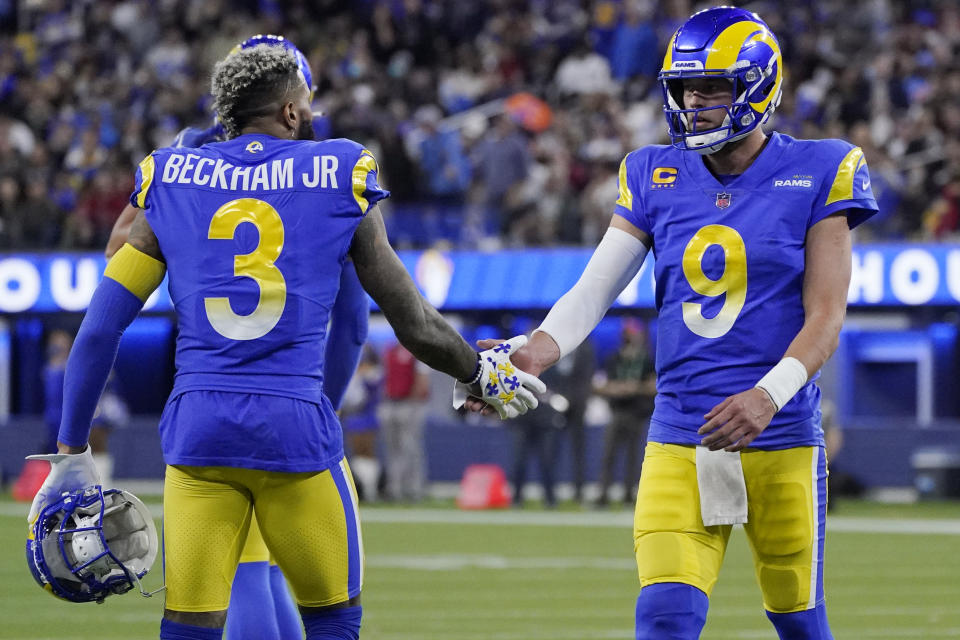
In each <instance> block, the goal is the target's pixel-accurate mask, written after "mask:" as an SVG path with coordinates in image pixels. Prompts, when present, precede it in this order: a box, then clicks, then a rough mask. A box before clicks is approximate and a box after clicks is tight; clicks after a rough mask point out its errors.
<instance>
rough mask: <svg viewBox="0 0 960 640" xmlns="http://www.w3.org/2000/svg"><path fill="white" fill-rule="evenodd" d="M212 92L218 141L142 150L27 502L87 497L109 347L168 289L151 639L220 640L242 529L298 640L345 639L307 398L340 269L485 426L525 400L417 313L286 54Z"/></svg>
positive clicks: (342, 526)
mask: <svg viewBox="0 0 960 640" xmlns="http://www.w3.org/2000/svg"><path fill="white" fill-rule="evenodd" d="M211 87H212V93H213V98H214V106H215V109H216V112H217V115H218V117H219V119H220V122H221V123H222V124H223V126H224V130H225V132H226V137H227V140H226V141H224V142H220V143H213V144H207V145H204V146H203V147H200V148H173V147H171V148H164V149H159V150H157V151H154V152H153V153H151V154H150V155H149V156H147V157H146V158H145V159H144V160H143V162H141V163H140V167H139V169H138V171H137V177H136V180H135V188H134V193H133V194H132V195H131V202H132V203H133V204H134V206H136V207H137V209H138V212H137V214H136V217H135V219H134V221H133V224H132V226H131V230H130V235H129V239H128V241H127V243H126V244H124V245H123V247H122V248H121V249H120V250H119V251H117V253H116V255H114V256H113V258H111V260H110V262H109V263H108V265H107V269H106V271H105V273H104V278H103V280H102V281H101V282H100V284H99V286H98V287H97V290H96V292H95V293H94V296H93V299H92V300H91V303H90V307H89V308H88V310H87V313H86V315H85V317H84V321H83V323H82V325H81V327H80V331H79V333H78V334H77V339H76V342H75V345H74V349H73V351H72V352H71V354H70V359H69V361H68V363H67V372H66V379H65V382H64V416H63V419H62V422H61V428H60V433H59V436H58V439H59V443H58V449H59V451H60V456H59V457H58V459H57V460H56V461H54V462H53V463H52V464H53V466H54V471H56V473H53V472H52V473H51V477H54V478H57V479H62V480H61V481H60V482H59V484H58V486H52V485H50V484H45V485H44V487H42V488H41V491H40V493H39V494H38V495H37V498H36V499H35V503H34V507H33V509H37V510H39V509H41V508H42V507H43V506H44V505H45V504H46V503H47V502H49V501H50V499H51V497H52V496H59V494H60V491H63V490H71V489H74V488H77V487H83V486H87V485H92V484H96V482H95V477H96V473H95V469H93V468H92V465H91V463H90V456H89V448H88V446H87V437H88V433H89V428H90V418H91V416H92V414H93V408H94V406H95V404H96V400H97V398H98V396H99V394H100V392H101V390H102V388H103V383H104V381H105V380H106V375H107V373H108V372H109V369H110V366H111V365H112V362H113V359H114V357H115V354H116V349H117V346H118V344H119V340H120V336H121V335H122V333H123V330H124V329H125V328H126V327H127V326H128V325H129V324H130V322H132V321H133V319H134V318H135V317H136V315H137V313H138V312H139V310H140V309H141V307H142V305H143V302H144V301H145V300H146V298H147V297H148V296H149V295H150V293H151V292H152V291H153V290H154V289H155V288H156V287H157V286H159V284H160V282H161V281H162V279H163V278H164V276H165V275H166V274H167V273H168V272H169V282H168V286H169V289H170V297H171V299H172V300H173V301H174V308H175V311H176V314H177V322H178V328H179V333H178V336H177V353H176V365H177V373H176V377H175V380H174V388H173V391H172V392H171V394H170V397H169V399H168V401H167V405H166V407H165V408H164V411H163V415H162V416H161V419H160V437H161V444H162V448H163V454H164V460H165V462H166V463H167V469H166V477H165V483H164V566H165V577H166V585H167V593H166V604H165V610H164V615H163V620H162V622H161V627H160V637H161V639H165V640H174V639H175V640H192V639H219V638H221V637H222V634H223V624H224V619H225V613H226V611H225V610H226V608H227V604H228V601H229V598H230V582H231V580H232V578H233V575H234V572H235V570H236V566H237V562H238V559H239V557H240V553H241V548H242V543H243V541H244V540H245V539H246V536H247V532H248V529H249V528H250V526H251V519H252V518H256V521H257V525H258V526H259V529H260V532H261V534H262V536H263V540H264V542H265V543H266V546H267V548H268V549H269V551H270V553H271V554H272V556H273V557H274V558H275V559H276V561H277V564H278V565H279V566H280V568H281V569H282V570H283V572H284V575H285V576H286V578H287V580H288V582H289V584H290V586H291V590H292V592H293V596H294V599H295V600H296V602H297V604H298V606H299V610H300V614H301V618H302V621H303V624H304V627H305V629H306V636H307V639H308V640H334V639H336V640H341V639H343V640H354V639H356V638H358V637H359V630H360V618H361V608H360V592H361V586H362V581H363V546H362V539H361V530H360V520H359V516H358V513H357V506H356V492H355V490H354V488H353V484H352V479H351V477H350V471H349V467H348V465H347V462H346V460H345V459H344V456H343V442H342V432H341V429H340V425H339V422H338V420H337V416H336V414H335V412H334V409H333V406H332V404H331V402H330V399H329V398H328V397H327V396H326V395H325V394H324V392H323V388H324V369H325V367H324V361H323V358H324V346H325V342H326V339H327V335H326V332H327V321H328V319H329V313H330V311H329V310H330V308H331V307H332V305H333V302H334V299H335V298H336V296H337V292H338V287H339V282H340V274H341V270H342V268H343V264H344V261H345V260H346V259H347V257H348V256H349V258H350V259H351V260H352V261H353V264H354V266H355V268H356V271H357V276H358V278H359V280H360V282H361V283H362V285H363V287H364V289H366V290H367V291H368V292H369V293H370V295H371V296H372V297H373V299H374V300H375V301H376V302H377V303H378V305H379V306H380V308H381V309H382V310H383V312H384V314H385V316H386V318H387V320H388V321H389V322H390V323H391V325H392V326H393V328H394V331H395V332H396V334H397V337H398V339H399V340H400V342H401V343H403V344H404V346H406V347H407V348H408V349H409V350H410V351H411V352H412V353H413V354H414V355H415V356H417V357H418V358H419V359H421V360H422V361H424V362H425V363H426V364H428V365H430V366H432V367H434V368H436V369H438V370H440V371H444V372H446V373H448V374H450V375H451V376H453V377H454V378H456V379H457V380H459V381H460V382H459V383H458V385H459V386H458V388H459V389H460V390H461V391H462V392H463V393H465V394H467V395H470V396H472V397H474V398H480V399H482V400H483V401H484V402H486V403H488V404H489V405H490V406H492V407H494V408H495V409H496V410H497V412H498V413H499V414H500V415H501V417H503V418H509V417H514V416H517V415H520V414H522V413H525V412H526V411H527V410H528V409H530V408H535V407H536V405H537V400H536V397H535V396H534V395H533V393H532V391H531V390H538V391H540V390H543V386H542V383H540V381H539V380H537V379H536V378H535V377H533V376H530V375H528V374H526V373H525V372H523V371H521V370H518V369H517V368H515V367H514V366H513V365H512V364H511V363H510V361H509V355H510V354H511V353H512V352H513V351H515V350H516V349H517V348H519V347H521V346H523V344H524V343H525V342H526V340H525V339H524V338H523V337H522V336H519V337H517V338H514V339H512V340H510V341H507V342H505V343H502V344H499V345H497V346H496V347H495V348H493V349H489V350H487V351H484V352H482V353H479V354H478V353H477V352H476V351H474V350H473V349H471V348H470V347H469V345H467V344H466V342H465V341H464V340H463V338H462V337H461V336H460V335H459V334H457V333H456V331H454V330H453V329H452V328H451V327H450V326H449V325H448V324H447V323H446V322H445V321H444V320H443V318H442V317H441V316H440V314H439V313H438V312H437V311H436V309H434V308H433V307H432V306H430V305H429V304H428V303H427V302H426V301H425V300H424V299H423V297H422V296H421V295H420V294H419V292H418V291H417V289H416V286H415V285H414V283H413V281H412V279H411V278H410V276H409V274H408V273H407V272H406V271H405V269H404V268H403V265H402V263H401V262H400V260H399V258H398V257H397V255H396V253H394V251H393V249H392V248H391V247H390V245H389V243H388V242H387V238H386V232H385V230H384V227H383V219H382V217H381V215H380V213H379V211H378V209H377V208H376V203H377V202H378V201H379V200H381V199H383V198H385V197H387V195H388V192H387V191H385V190H383V189H382V188H381V187H380V185H379V184H378V182H377V174H378V170H377V163H376V161H375V160H374V158H373V156H372V154H370V152H369V151H367V150H366V149H363V148H362V147H361V146H360V145H358V144H356V143H354V142H352V141H350V140H344V139H338V140H325V141H322V142H315V141H313V140H312V137H313V128H312V123H311V120H312V114H311V111H310V101H309V95H310V89H309V87H308V86H307V84H306V82H305V81H304V77H303V73H302V72H301V71H300V69H299V66H298V63H297V59H296V57H295V56H294V54H293V53H292V52H291V51H289V50H287V49H286V48H284V47H276V46H256V47H253V48H250V49H245V50H241V51H238V52H236V53H234V54H232V55H230V56H228V57H227V58H226V59H225V60H223V61H221V62H220V63H218V64H217V66H216V68H215V69H214V73H213V78H212V81H211ZM218 167H219V169H218ZM317 167H319V172H318V171H317ZM218 170H219V171H220V172H221V173H225V172H227V171H229V173H230V176H231V177H230V179H229V180H226V184H224V182H223V181H221V180H220V179H217V180H214V175H215V172H217V171H218ZM481 381H483V384H481ZM67 484H69V485H71V486H67ZM33 509H32V510H33Z"/></svg>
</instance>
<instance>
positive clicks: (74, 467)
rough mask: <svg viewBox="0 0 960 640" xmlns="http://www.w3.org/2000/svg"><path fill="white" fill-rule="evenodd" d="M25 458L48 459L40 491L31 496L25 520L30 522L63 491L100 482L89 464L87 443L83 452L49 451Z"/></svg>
mask: <svg viewBox="0 0 960 640" xmlns="http://www.w3.org/2000/svg"><path fill="white" fill-rule="evenodd" d="M27 460H47V461H49V462H50V474H49V475H48V476H47V479H46V480H44V481H43V485H41V487H40V491H38V492H37V495H36V496H35V497H34V498H33V504H31V505H30V513H29V514H28V515H27V522H28V523H29V524H31V525H32V524H33V522H34V520H36V519H37V516H39V515H40V512H41V511H43V508H44V507H46V506H47V505H49V504H51V503H53V502H56V501H57V500H59V499H60V495H61V494H62V493H64V492H72V491H76V490H78V489H84V488H86V487H90V486H93V485H95V484H100V472H98V471H97V466H96V465H95V464H94V463H93V454H92V453H91V452H90V446H89V445H88V446H87V448H86V449H85V450H84V451H83V453H72V454H71V453H51V454H43V455H33V456H27Z"/></svg>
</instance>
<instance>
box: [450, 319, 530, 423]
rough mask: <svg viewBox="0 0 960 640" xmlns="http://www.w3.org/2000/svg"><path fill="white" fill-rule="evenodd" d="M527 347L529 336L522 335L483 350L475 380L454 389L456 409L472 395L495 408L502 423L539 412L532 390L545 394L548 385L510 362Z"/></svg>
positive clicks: (456, 385)
mask: <svg viewBox="0 0 960 640" xmlns="http://www.w3.org/2000/svg"><path fill="white" fill-rule="evenodd" d="M525 344H527V337H526V336H524V335H520V336H515V337H513V338H510V339H509V340H507V341H506V342H501V343H500V344H498V345H497V346H495V347H493V348H492V349H487V350H486V351H481V352H480V353H479V354H478V357H479V361H478V365H477V374H476V375H475V376H474V379H473V380H471V381H470V382H461V381H457V382H456V384H454V386H453V408H454V409H459V408H460V407H462V406H463V405H464V403H465V402H466V401H467V398H468V397H469V396H473V397H475V398H479V399H480V400H482V401H484V402H486V403H487V404H488V405H490V406H491V407H493V408H494V409H496V411H497V413H498V414H500V419H501V420H506V419H508V418H516V417H517V416H520V415H523V414H525V413H526V412H527V411H528V410H529V409H536V408H537V405H538V404H539V403H538V401H537V397H536V396H535V395H533V393H532V391H536V392H537V393H543V392H544V391H546V390H547V386H546V385H545V384H543V382H541V381H540V379H539V378H537V377H536V376H533V375H531V374H529V373H527V372H526V371H521V370H520V369H517V368H516V367H515V366H514V365H513V363H512V362H510V356H511V354H513V353H515V352H516V351H517V349H519V348H520V347H522V346H523V345H525ZM531 390H532V391H531Z"/></svg>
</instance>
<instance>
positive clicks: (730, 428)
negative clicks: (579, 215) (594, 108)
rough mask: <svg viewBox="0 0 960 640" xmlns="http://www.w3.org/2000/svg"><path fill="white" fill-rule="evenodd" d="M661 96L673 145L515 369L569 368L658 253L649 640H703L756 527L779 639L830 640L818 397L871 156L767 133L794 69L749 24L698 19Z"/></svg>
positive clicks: (646, 156) (648, 161)
mask: <svg viewBox="0 0 960 640" xmlns="http://www.w3.org/2000/svg"><path fill="white" fill-rule="evenodd" d="M659 80H660V84H661V86H662V89H663V98H664V111H665V114H666V119H667V124H668V127H669V133H670V137H671V142H672V144H671V145H668V146H649V147H645V148H642V149H638V150H636V151H633V152H632V153H630V154H628V155H627V156H626V158H625V159H624V161H623V163H622V165H621V167H620V197H619V200H618V201H617V203H616V207H615V209H614V215H613V219H612V221H611V223H610V227H609V229H608V231H607V233H606V235H605V236H604V237H603V239H602V240H601V242H600V244H599V245H598V247H597V249H596V251H595V252H594V254H593V257H592V258H591V260H590V262H589V263H588V264H587V266H586V268H585V269H584V272H583V274H582V276H581V278H580V280H579V281H578V282H577V284H576V285H574V287H573V288H572V289H571V290H570V291H569V292H567V293H566V294H565V295H564V296H563V297H562V298H561V299H560V300H559V301H558V302H557V303H556V304H555V305H554V307H553V308H552V309H551V310H550V313H549V314H548V315H547V317H546V319H545V320H544V322H543V324H542V325H541V326H540V327H539V328H538V330H536V331H535V332H534V334H533V336H532V337H531V340H530V343H529V344H528V345H527V346H526V347H525V348H523V349H521V350H520V351H518V352H517V353H516V354H515V356H514V357H513V362H514V363H515V364H517V365H518V366H520V367H521V368H523V369H525V370H527V371H531V372H532V373H534V374H538V373H539V372H541V371H543V370H544V369H545V368H547V367H549V366H551V365H552V364H553V363H554V362H556V361H557V359H558V358H560V357H562V356H563V355H565V354H567V353H569V352H570V351H572V350H573V349H574V348H575V347H576V346H577V345H578V344H579V343H580V342H581V341H582V340H583V339H584V338H585V337H586V336H587V335H588V334H589V333H590V331H591V330H592V329H593V328H594V327H595V326H596V324H597V323H598V321H599V320H600V318H601V317H602V316H603V314H604V313H605V312H606V310H607V309H608V308H609V307H610V305H611V304H612V303H613V301H614V300H615V299H616V297H617V295H618V294H619V293H620V291H621V290H622V289H623V288H624V287H625V286H626V285H627V283H629V282H630V281H631V279H632V278H633V277H634V275H636V273H637V272H638V270H639V269H640V266H641V264H642V263H643V260H644V258H645V256H646V255H647V252H648V250H649V249H650V248H651V247H652V248H653V250H654V253H655V255H656V263H655V275H656V306H657V310H658V313H659V319H660V322H659V323H658V327H659V330H658V335H657V353H656V370H657V396H656V407H655V410H654V413H653V416H652V419H651V420H650V431H649V444H648V445H647V448H646V453H645V456H646V457H645V459H644V463H643V470H642V472H641V478H640V484H639V492H638V496H637V506H636V515H635V524H634V549H635V552H636V560H637V566H638V569H639V575H640V586H641V589H640V595H639V597H638V599H637V607H636V637H637V638H638V640H647V639H658V640H659V639H662V638H672V639H678V640H681V639H682V640H686V639H692V638H698V637H699V635H700V631H701V629H702V627H703V624H704V622H705V620H706V615H707V605H708V598H709V596H710V592H711V590H712V589H713V586H714V584H715V583H716V580H717V573H718V571H719V569H720V563H721V561H722V560H723V555H724V551H725V550H726V545H727V540H728V537H729V535H730V530H731V527H732V525H733V524H737V523H743V526H744V529H745V531H746V534H747V537H748V539H749V542H750V546H751V548H752V550H753V557H754V566H755V569H756V575H757V581H758V582H759V584H760V589H761V591H762V594H763V606H764V608H765V610H766V613H767V617H768V618H769V619H770V620H771V621H772V623H773V625H774V627H775V628H776V631H777V633H778V634H779V636H780V638H783V639H791V640H800V639H804V640H806V639H818V640H821V639H826V638H831V637H832V636H831V633H830V628H829V625H828V624H827V616H826V610H825V606H824V593H823V544H824V530H825V528H824V518H825V516H826V478H827V468H826V460H825V458H824V442H823V432H822V429H821V424H820V390H819V388H818V387H817V385H816V384H815V381H816V378H817V375H818V371H819V370H820V368H821V367H822V366H823V363H824V362H825V361H826V360H827V358H828V357H829V356H830V355H831V354H832V353H833V351H834V349H835V348H836V346H837V340H838V334H839V332H840V327H841V325H842V324H843V318H844V314H845V310H846V298H847V286H848V283H849V280H850V261H851V258H850V254H851V248H850V244H851V240H850V229H852V228H853V227H855V226H856V225H858V224H860V223H861V222H863V221H864V220H866V219H867V218H869V217H870V216H872V215H873V214H874V213H876V211H877V204H876V202H875V201H874V198H873V194H872V193H871V191H870V176H869V174H868V172H867V165H866V162H865V160H864V157H863V152H862V151H861V150H860V149H859V148H857V147H854V146H853V145H850V144H848V143H847V142H844V141H843V140H818V141H811V140H796V139H793V138H791V137H789V136H786V135H782V134H779V133H776V132H774V133H771V134H770V135H767V134H766V133H764V131H763V129H762V127H761V125H762V124H763V123H764V122H766V121H767V120H768V118H769V117H770V115H771V114H772V113H773V111H774V109H775V108H776V106H777V104H778V103H779V101H780V96H781V90H782V83H783V60H782V59H781V54H780V45H779V44H778V42H777V39H776V37H775V36H774V34H773V33H772V32H771V31H770V29H769V28H768V27H767V25H766V24H765V23H764V22H763V21H762V20H761V19H760V18H759V17H758V16H757V15H756V14H754V13H751V12H749V11H746V10H743V9H737V8H732V7H716V8H712V9H708V10H705V11H702V12H700V13H697V14H694V15H693V16H692V17H690V18H689V19H688V20H687V21H686V22H685V23H684V24H683V25H682V26H681V27H680V28H679V29H678V30H677V32H676V33H675V34H674V36H673V38H672V39H671V40H670V44H669V46H668V48H667V53H666V57H665V59H664V63H663V68H662V71H661V72H660V75H659ZM481 344H484V343H481ZM471 408H474V409H477V408H478V406H477V403H476V402H474V401H471Z"/></svg>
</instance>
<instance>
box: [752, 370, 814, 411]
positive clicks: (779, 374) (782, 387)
mask: <svg viewBox="0 0 960 640" xmlns="http://www.w3.org/2000/svg"><path fill="white" fill-rule="evenodd" d="M805 384H807V368H806V367H805V366H803V363H802V362H800V361H799V360H797V359H796V358H783V359H782V360H781V361H780V362H778V363H777V364H776V365H775V366H774V367H773V369H770V371H767V374H766V375H765V376H763V377H762V378H760V381H759V382H757V384H756V385H755V386H757V387H759V388H761V389H763V390H764V391H766V392H767V394H768V395H769V396H770V399H771V400H773V404H775V405H776V406H777V411H780V409H783V405H785V404H787V403H788V402H790V398H792V397H793V396H795V395H797V391H800V389H801V388H802V387H803V385H805Z"/></svg>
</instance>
